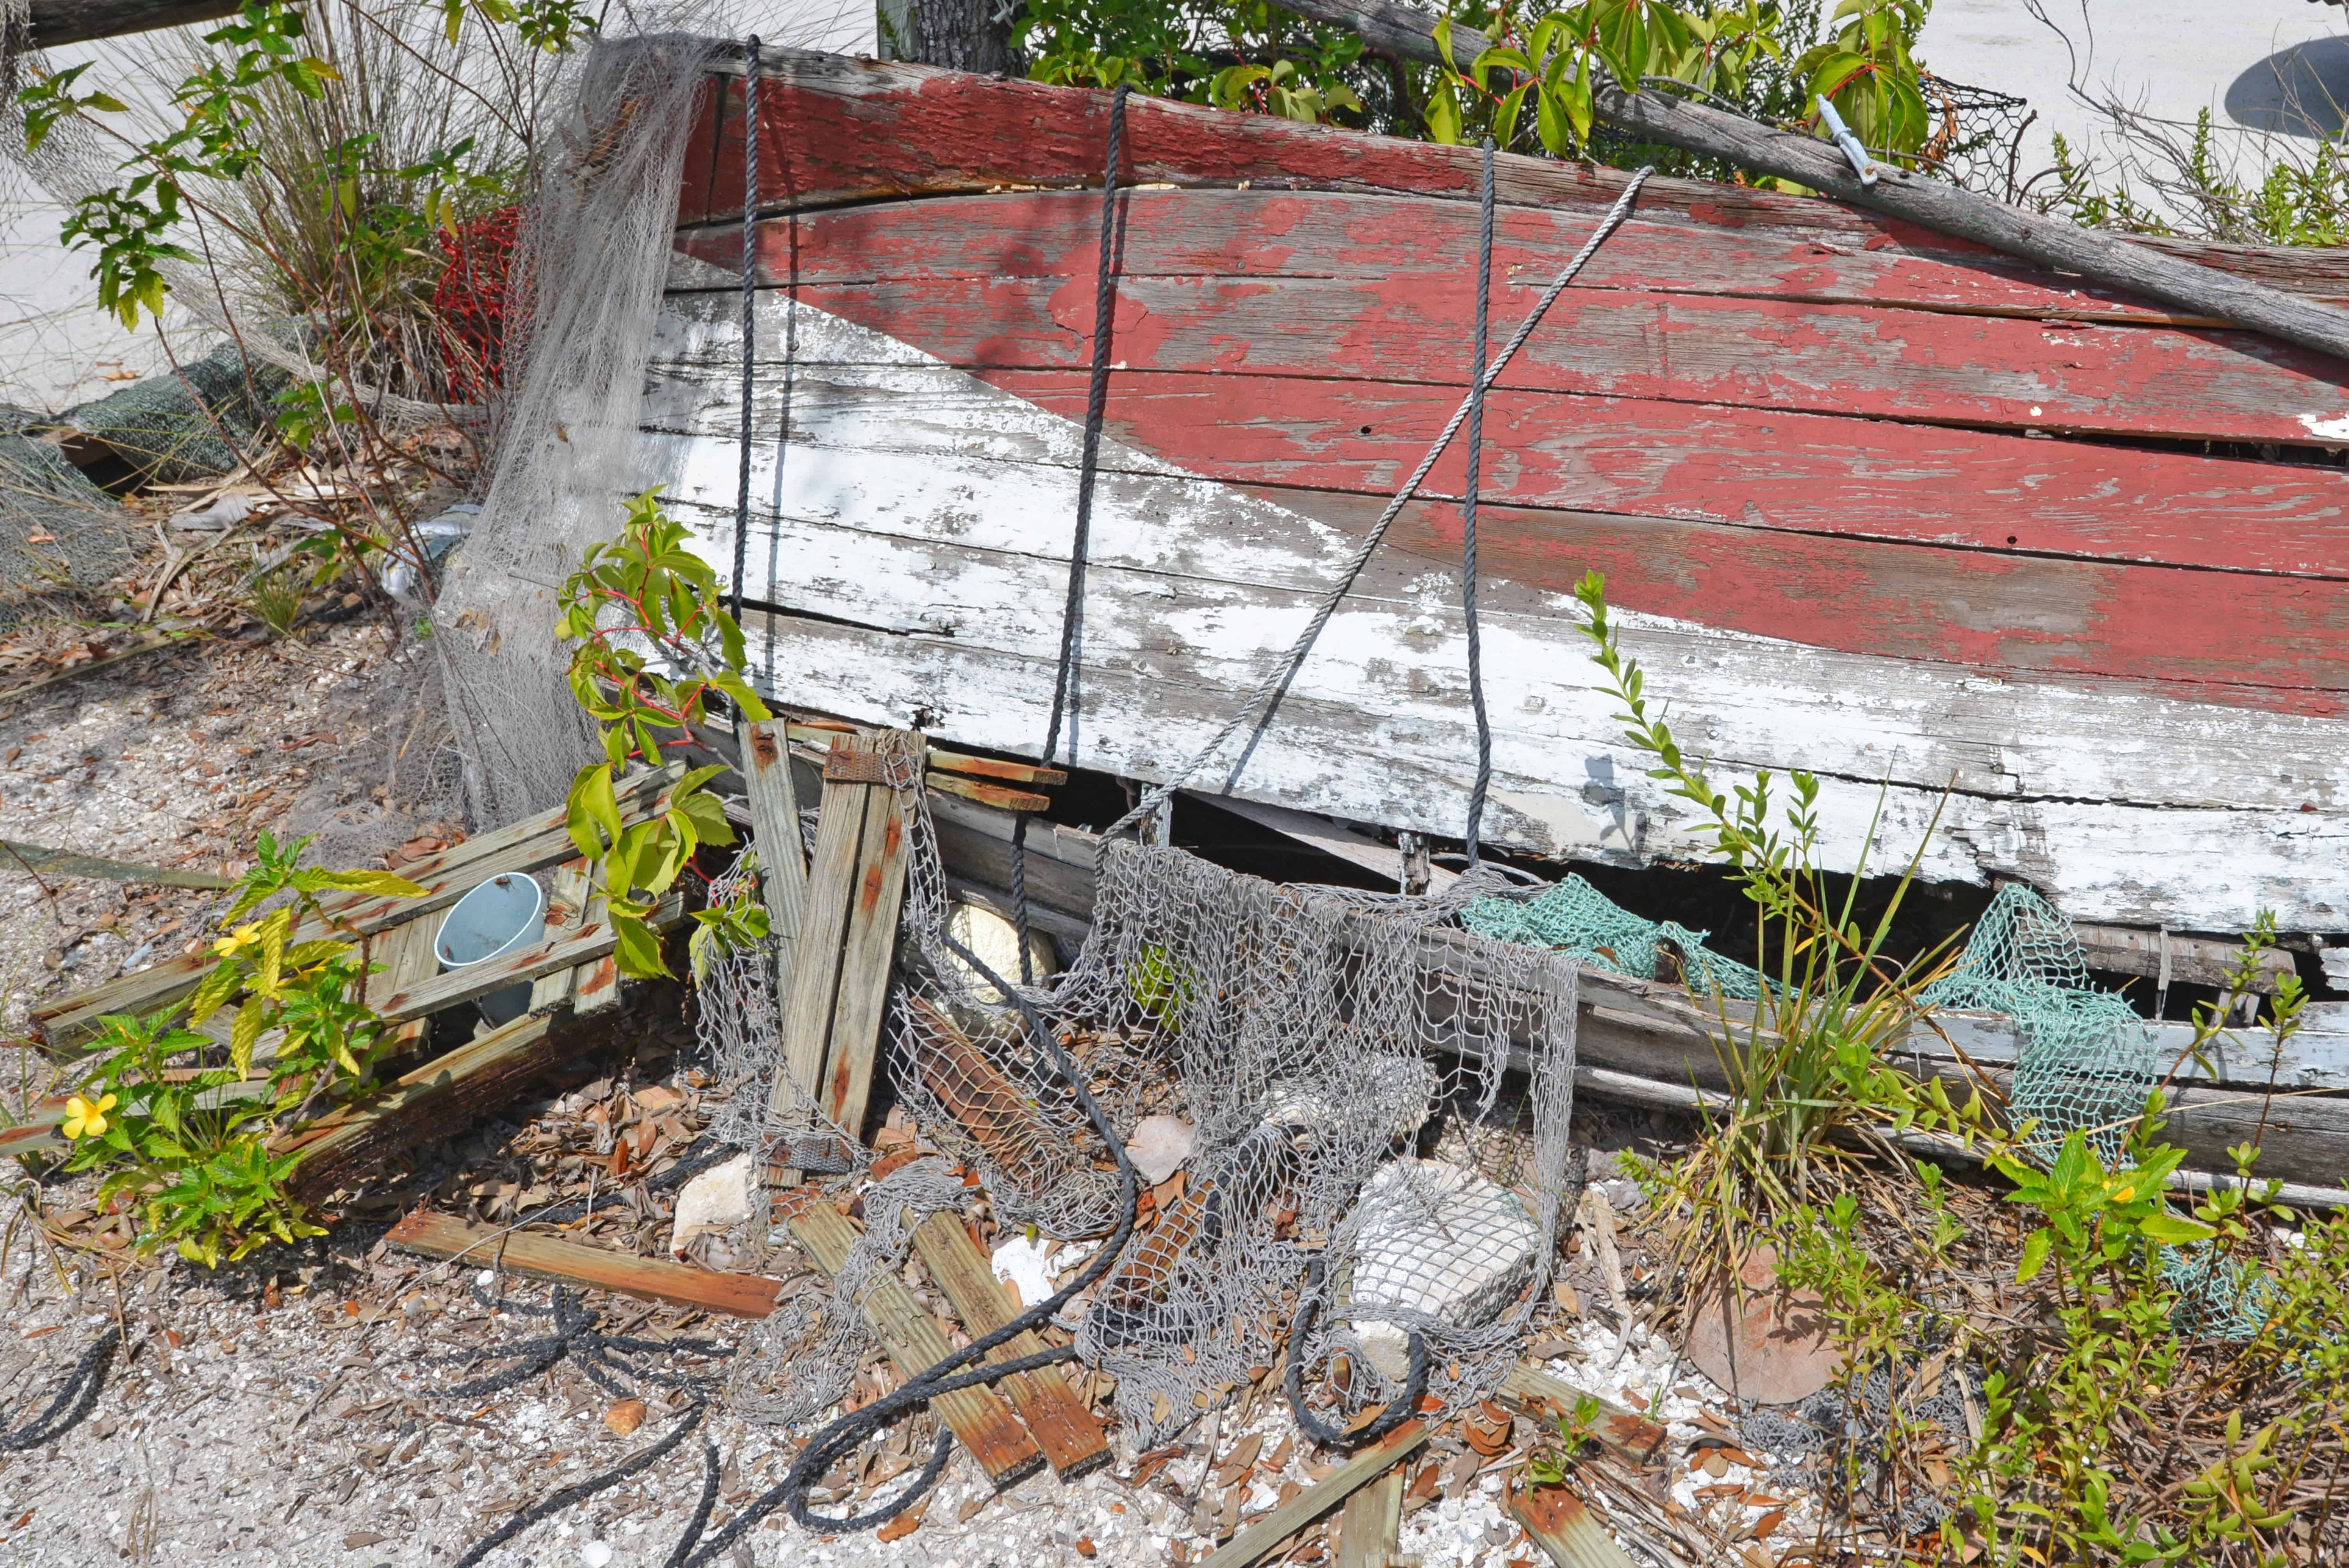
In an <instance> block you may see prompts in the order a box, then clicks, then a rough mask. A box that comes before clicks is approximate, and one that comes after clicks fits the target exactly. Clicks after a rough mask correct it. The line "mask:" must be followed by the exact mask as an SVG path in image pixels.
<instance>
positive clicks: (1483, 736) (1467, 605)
mask: <svg viewBox="0 0 2349 1568" xmlns="http://www.w3.org/2000/svg"><path fill="white" fill-rule="evenodd" d="M1478 206H1479V211H1478V213H1477V225H1476V353H1475V358H1474V359H1473V360H1472V361H1471V363H1472V364H1473V365H1474V366H1475V368H1474V370H1473V371H1471V373H1470V375H1469V378H1468V483H1467V485H1466V487H1465V488H1464V489H1463V490H1462V491H1461V493H1460V541H1461V542H1460V618H1461V620H1462V621H1463V622H1464V624H1465V625H1466V627H1467V631H1468V703H1469V706H1470V707H1474V708H1475V710H1476V782H1475V784H1474V785H1472V786H1470V787H1469V790H1468V830H1467V833H1466V835H1465V837H1466V839H1467V843H1468V869H1469V870H1470V871H1472V872H1473V871H1475V869H1476V834H1477V826H1478V823H1479V822H1480V821H1481V820H1482V819H1483V817H1484V815H1485V791H1486V790H1487V789H1490V788H1492V784H1493V721H1492V719H1491V717H1489V716H1488V715H1487V714H1486V713H1485V649H1484V640H1483V638H1482V636H1481V635H1480V634H1479V633H1478V630H1477V626H1476V484H1477V480H1478V478H1479V477H1480V474H1481V471H1482V469H1483V467H1484V461H1485V389H1486V388H1487V387H1490V386H1491V385H1492V383H1491V382H1490V381H1489V380H1488V379H1487V378H1486V377H1485V344H1486V333H1487V327H1488V323H1489V318H1490V310H1491V305H1492V302H1493V139H1492V138H1491V137H1489V136H1488V137H1486V138H1485V191H1484V198H1483V200H1482V201H1480V202H1479V204H1478Z"/></svg>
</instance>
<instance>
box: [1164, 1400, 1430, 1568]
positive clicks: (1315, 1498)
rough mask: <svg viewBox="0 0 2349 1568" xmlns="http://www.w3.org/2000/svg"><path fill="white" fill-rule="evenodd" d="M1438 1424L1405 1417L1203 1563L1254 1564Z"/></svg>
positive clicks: (1216, 1566)
mask: <svg viewBox="0 0 2349 1568" xmlns="http://www.w3.org/2000/svg"><path fill="white" fill-rule="evenodd" d="M1431 1430H1432V1429H1431V1428H1430V1427H1429V1426H1428V1424H1427V1423H1426V1422H1425V1421H1422V1420H1417V1419H1413V1420H1409V1421H1405V1422H1404V1423H1403V1424H1402V1426H1400V1427H1397V1428H1396V1429H1394V1430H1393V1431H1392V1432H1389V1433H1388V1434H1387V1435H1386V1436H1385V1437H1383V1438H1381V1439H1379V1440H1378V1441H1377V1442H1375V1443H1372V1444H1371V1446H1370V1447H1369V1448H1366V1449H1363V1450H1362V1451H1361V1452H1360V1453H1358V1454H1356V1455H1355V1456H1354V1457H1353V1458H1351V1459H1350V1460H1347V1461H1346V1462H1345V1463H1343V1464H1341V1465H1340V1466H1339V1467H1338V1468H1337V1469H1336V1470H1333V1471H1331V1472H1330V1474H1329V1475H1327V1476H1325V1477H1323V1478H1322V1479H1321V1480H1317V1481H1315V1482H1314V1483H1313V1484H1312V1485H1311V1486H1309V1487H1307V1488H1306V1489H1305V1490H1304V1491H1300V1492H1299V1493H1298V1494H1297V1495H1296V1496H1295V1497H1292V1498H1290V1499H1289V1500H1288V1501H1287V1502H1284V1503H1282V1504H1280V1505H1279V1506H1278V1507H1277V1508H1275V1509H1274V1510H1273V1511H1271V1512H1269V1513H1268V1514H1266V1515H1264V1516H1263V1517H1262V1518H1260V1519H1258V1520H1257V1522H1255V1523H1254V1524H1251V1525H1249V1526H1248V1527H1247V1529H1246V1530H1243V1531H1241V1532H1239V1533H1238V1534H1237V1535H1236V1536H1234V1537H1232V1539H1231V1541H1230V1542H1228V1543H1226V1545H1225V1547H1224V1548H1223V1550H1221V1551H1220V1552H1217V1553H1216V1554H1215V1555H1214V1556H1212V1557H1209V1558H1207V1559H1206V1562H1204V1563H1202V1564H1201V1565H1200V1568H1248V1565H1249V1564H1250V1563H1256V1562H1257V1561H1259V1560H1260V1559H1262V1558H1264V1557H1266V1556H1268V1555H1269V1554H1270V1553H1272V1551H1273V1549H1274V1548H1276V1547H1278V1545H1280V1543H1281V1542H1284V1541H1287V1540H1288V1538H1289V1537H1290V1536H1292V1535H1295V1534H1296V1533H1297V1532H1299V1531H1300V1530H1302V1529H1304V1528H1305V1527H1306V1526H1307V1525H1309V1524H1310V1523H1312V1522H1314V1521H1315V1520H1317V1519H1319V1518H1320V1517H1321V1516H1322V1515H1323V1514H1325V1513H1327V1512H1329V1511H1330V1510H1331V1509H1333V1508H1335V1507H1337V1506H1338V1505H1339V1504H1340V1503H1341V1502H1344V1501H1346V1500H1347V1499H1348V1498H1350V1497H1351V1496H1353V1494H1354V1493H1355V1492H1356V1491H1359V1490H1360V1489H1361V1488H1362V1487H1364V1486H1367V1485H1368V1484H1370V1483H1371V1481H1373V1480H1377V1479H1378V1478H1379V1477H1380V1476H1381V1475H1384V1474H1385V1473H1386V1472H1387V1471H1388V1470H1392V1469H1393V1468H1394V1467H1395V1466H1396V1465H1398V1464H1400V1463H1402V1461H1403V1460H1406V1459H1408V1458H1410V1457H1411V1455H1412V1454H1413V1453H1414V1452H1416V1451H1417V1450H1418V1449H1419V1446H1420V1445H1421V1444H1422V1443H1424V1442H1425V1441H1427V1439H1428V1436H1429V1433H1430V1432H1431Z"/></svg>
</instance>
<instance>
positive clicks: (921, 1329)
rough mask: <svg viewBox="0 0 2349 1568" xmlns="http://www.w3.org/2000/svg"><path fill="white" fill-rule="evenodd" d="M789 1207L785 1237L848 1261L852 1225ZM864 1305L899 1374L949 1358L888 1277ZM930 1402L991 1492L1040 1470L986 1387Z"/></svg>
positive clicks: (825, 1211) (819, 1202) (937, 1334)
mask: <svg viewBox="0 0 2349 1568" xmlns="http://www.w3.org/2000/svg"><path fill="white" fill-rule="evenodd" d="M793 1209H794V1212H793V1213H792V1219H791V1227H792V1234H793V1235H795V1236H797V1237H798V1238H799V1239H800V1243H801V1244H802V1246H804V1247H806V1248H807V1252H808V1255H809V1256H810V1257H811V1258H812V1259H814V1260H815V1263H816V1264H817V1266H819V1267H820V1268H822V1269H823V1271H824V1272H825V1273H826V1274H838V1273H839V1272H840V1270H841V1268H842V1266H843V1264H846V1263H847V1261H848V1249H849V1248H850V1247H851V1246H854V1244H855V1242H856V1231H855V1228H854V1226H852V1225H851V1224H850V1223H849V1222H848V1221H847V1219H846V1217H845V1216H843V1214H842V1213H841V1212H840V1211H839V1210H837V1209H835V1208H833V1206H832V1205H831V1204H830V1203H828V1202H824V1201H823V1199H821V1198H813V1199H806V1200H802V1201H800V1202H796V1203H795V1204H794V1205H793ZM863 1305H864V1318H865V1321H866V1322H867V1323H870V1324H871V1325H872V1326H873V1332H874V1335H875V1336H877V1337H878V1338H879V1339H880V1341H881V1344H882V1347H883V1348H884V1349H885V1350H886V1351H888V1353H889V1359H890V1361H891V1362H892V1363H894V1364H895V1367H896V1368H897V1374H898V1376H899V1377H907V1378H911V1377H918V1376H919V1375H920V1374H922V1373H924V1372H926V1371H928V1370H929V1369H930V1368H931V1367H934V1366H936V1364H937V1363H939V1362H940V1361H943V1360H945V1359H946V1358H947V1356H949V1355H950V1354H952V1353H953V1346H951V1345H949V1344H948V1343H947V1336H946V1331H945V1330H944V1329H942V1328H940V1327H939V1326H938V1321H937V1319H936V1318H935V1317H932V1316H931V1315H929V1313H928V1311H927V1310H926V1309H925V1308H924V1307H923V1305H922V1304H921V1303H920V1302H918V1301H916V1300H915V1299H914V1295H913V1293H912V1292H911V1291H908V1290H907V1289H906V1288H905V1286H904V1285H903V1284H899V1283H898V1282H897V1281H896V1280H895V1278H894V1277H892V1276H890V1275H888V1274H881V1275H879V1276H877V1277H875V1279H874V1281H873V1284H872V1286H871V1288H870V1289H868V1290H867V1291H866V1292H865V1295H864V1303H863ZM932 1405H933V1407H934V1408H936V1410H937V1412H938V1416H939V1418H941V1419H942V1420H944V1421H945V1422H946V1424H947V1426H949V1427H951V1428H953V1429H954V1434H955V1436H956V1437H957V1438H959V1439H962V1445H963V1447H965V1448H967V1449H969V1450H970V1451H971V1455H972V1457H973V1458H975V1459H977V1460H978V1463H979V1468H980V1469H982V1470H985V1471H986V1472H987V1474H988V1479H989V1480H993V1481H994V1483H995V1487H996V1490H997V1491H1002V1490H1004V1489H1005V1488H1007V1487H1011V1486H1016V1485H1018V1484H1019V1482H1020V1481H1022V1480H1026V1479H1027V1478H1028V1477H1029V1476H1031V1475H1033V1474H1035V1473H1036V1472H1037V1471H1038V1470H1040V1469H1042V1468H1043V1464H1044V1456H1043V1453H1042V1452H1041V1450H1040V1449H1038V1448H1037V1446H1036V1442H1035V1439H1032V1438H1030V1436H1029V1435H1028V1431H1027V1429H1026V1428H1024V1427H1022V1426H1021V1425H1020V1424H1019V1417H1018V1416H1017V1415H1015V1414H1014V1413H1013V1412H1012V1409H1011V1407H1010V1406H1009V1405H1007V1404H1005V1403H1004V1402H1003V1400H1002V1398H1000V1397H999V1395H997V1394H996V1392H995V1391H994V1390H993V1389H991V1388H989V1387H986V1386H985V1385H983V1384H982V1385H978V1386H977V1387H969V1388H957V1389H956V1390H955V1391H954V1392H953V1393H951V1394H941V1395H940V1396H938V1398H936V1399H935V1400H933V1401H932Z"/></svg>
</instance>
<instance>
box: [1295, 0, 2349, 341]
mask: <svg viewBox="0 0 2349 1568" xmlns="http://www.w3.org/2000/svg"><path fill="white" fill-rule="evenodd" d="M1293 9H1295V10H1296V11H1297V12H1298V14H1299V15H1304V16H1309V17H1312V18H1313V19H1314V20H1315V21H1319V22H1327V23H1330V24H1332V25H1333V26H1340V27H1347V28H1350V29H1352V30H1353V31H1355V32H1357V33H1360V34H1361V36H1362V37H1363V38H1364V39H1365V40H1366V41H1367V42H1369V43H1370V44H1371V45H1372V46H1374V47H1377V48H1380V49H1382V50H1386V51H1389V52H1392V53H1393V54H1396V55H1399V56H1402V57H1404V58H1406V59H1414V60H1421V61H1423V62H1426V63H1428V64H1431V65H1440V64H1442V63H1443V59H1444V57H1443V54H1442V52H1441V51H1439V50H1438V49H1437V47H1436V44H1435V29H1436V27H1437V26H1438V25H1439V20H1440V19H1439V18H1437V17H1435V16H1433V15H1430V14H1429V13H1427V12H1425V11H1422V10H1420V9H1418V8H1417V7H1416V6H1412V5H1401V4H1398V3H1397V0H1299V4H1298V5H1296V6H1294V7H1293ZM1452 29H1453V31H1452V38H1451V43H1452V47H1453V51H1454V57H1455V58H1456V59H1457V60H1458V61H1459V63H1460V65H1461V66H1462V67H1466V66H1467V65H1468V63H1469V62H1470V61H1471V60H1474V59H1475V57H1476V55H1477V53H1478V52H1479V51H1481V50H1483V49H1484V48H1485V47H1486V46H1488V45H1489V44H1490V43H1491V41H1492V40H1491V39H1489V38H1487V37H1486V36H1485V35H1484V34H1482V33H1479V32H1477V31H1475V29H1474V28H1471V27H1466V26H1462V25H1460V24H1458V23H1454V24H1452ZM1591 108H1592V110H1593V112H1594V113H1596V115H1597V116H1598V118H1599V120H1600V121H1601V122H1602V123H1603V124H1605V125H1608V126H1609V127H1611V128H1612V129H1616V130H1619V131H1622V132H1624V133H1625V134H1626V135H1629V136H1630V137H1632V138H1633V139H1638V140H1643V141H1661V142H1663V143H1664V144H1665V145H1667V146H1670V147H1679V148H1684V149H1686V150H1689V151H1692V152H1702V153H1704V154H1707V155H1708V156H1711V157H1714V158H1721V159H1725V160H1728V161H1729V162H1731V163H1733V164H1736V165H1737V166H1738V167H1740V168H1743V169H1750V170H1754V172H1756V173H1760V174H1769V175H1775V176H1776V177H1777V178H1779V179H1781V180H1792V181H1796V182H1797V183H1799V184H1803V185H1807V186H1809V187H1810V188H1811V189H1813V190H1815V191H1821V192H1823V193H1825V194H1826V195H1828V196H1832V197H1834V198H1835V199H1836V200H1837V201H1846V202H1849V203H1850V204H1851V205H1853V206H1855V207H1867V208H1870V209H1873V210H1874V211H1878V212H1883V213H1887V214H1889V215H1890V216H1892V217H1895V218H1905V219H1907V220H1908V221H1909V222H1913V223H1921V224H1923V225H1924V226H1925V227H1927V228H1929V229H1931V230H1933V231H1934V232H1937V233H1943V234H1951V235H1954V236H1956V237H1957V238H1960V239H1964V240H1971V241H1973V242H1975V243H1977V244H1982V245H1989V246H1992V247H1993V248H1995V249H1997V250H2001V251H2004V252H2006V253H2008V254H2009V255H2015V256H2021V257H2023V258H2024V259H2025V260H2027V261H2033V262H2036V263H2039V264H2040V265H2042V266H2048V267H2059V268H2062V269H2063V270H2064V271H2066V272H2073V273H2079V274H2080V275H2081V276H2083V277H2085V278H2090V279H2093V280H2095V282H2097V283H2102V284H2110V285H2112V286H2114V287H2116V288H2123V289H2128V290H2130V291H2132V292H2134V293H2137V294H2147V295H2149V296H2151V297H2152V298H2154V299H2158V300H2160V301H2162V302H2164V303H2165V304H2171V305H2175V306H2177V307H2178V308H2179V309H2181V310H2184V311H2188V312H2190V313H2193V314H2195V315H2207V316H2215V317H2217V318H2218V319H2220V320H2221V321H2230V322H2234V323H2236V324H2238V325H2243V326H2248V327H2251V328H2252V329H2254V330H2256V331H2259V332H2263V333H2265V334H2267V335H2269V336H2271V337H2274V338H2279V339H2281V340H2282V341H2283V342H2286V343H2296V344H2299V345H2301V346H2303V347H2307V348H2313V349H2317V350H2319V351H2320V352H2323V353H2325V354H2331V355H2335V356H2341V357H2343V358H2349V311H2344V310H2342V309H2340V308H2339V307H2337V306H2334V305H2330V304H2323V303H2321V302H2319V301H2315V300H2311V299H2305V298H2300V297H2296V296H2294V295H2292V294H2286V293H2284V292H2283V291H2282V290H2281V289H2274V288H2270V287H2269V286H2268V285H2266V284H2261V283H2257V282H2254V281H2253V280H2251V279H2250V278H2245V277H2240V276H2237V275H2234V274H2232V273H2222V272H2220V271H2218V270H2217V269H2216V268H2212V267H2205V266H2200V265H2198V264H2196V263H2193V262H2189V261H2185V260H2182V259H2180V258H2178V257H2177V256H2172V255H2165V254H2163V253H2161V252H2159V251H2157V250H2153V249H2151V248H2149V247H2147V246H2144V245H2138V244H2134V243H2132V242H2129V241H2127V240H2124V239H2120V238H2118V237H2116V236H2114V235H2111V234H2106V233H2100V232H2097V231H2095V230H2093V229H2083V228H2080V227H2078V226H2077V225H2075V224H2072V223H2066V222H2062V221H2061V220H2059V219H2054V218H2044V217H2041V216H2040V215H2038V214H2037V213H2034V212H2025V211H2022V210H2021V209H2020V208H2015V207H2009V206H2007V205H2006V204H2005V203H2003V202H2000V201H1992V200H1991V199H1990V198H1988V197H1986V196H1977V195H1975V194H1974V193H1973V192H1972V191H1965V190H1961V189H1960V188H1959V187H1957V186H1955V185H1951V184H1949V183H1947V182H1946V181H1940V180H1935V179H1933V178H1932V177H1931V176H1930V175H1926V174H1920V173H1918V172H1916V171H1914V170H1906V169H1899V168H1895V167H1892V166H1890V165H1887V164H1883V163H1877V164H1875V165H1874V169H1875V171H1876V175H1877V178H1876V181H1875V182H1874V183H1873V184H1863V183H1861V181H1860V179H1859V177H1858V175H1857V173H1855V172H1854V171H1853V170H1852V167H1851V165H1850V164H1849V163H1847V162H1846V161H1845V160H1844V157H1843V154H1842V153H1841V152H1839V151H1837V150H1836V148H1835V147H1834V146H1833V145H1832V144H1830V143H1828V142H1825V141H1820V140H1817V139H1815V138H1812V137H1807V136H1797V135H1795V134H1794V133H1792V132H1790V131H1784V130H1778V129H1775V128H1773V127H1770V126H1765V125H1761V124H1758V123H1756V122H1754V121H1753V120H1749V119H1744V118H1742V117H1740V116H1737V115H1733V114H1724V113H1723V112H1722V111H1721V110H1719V109H1715V108H1706V107H1705V106H1703V105H1702V104H1697V103H1692V102H1690V101H1688V100H1687V99H1684V98H1674V97H1671V95H1670V94H1669V93H1666V92H1664V91H1661V90H1651V91H1646V92H1638V93H1629V92H1625V91H1624V90H1623V89H1622V88H1619V87H1617V86H1616V85H1615V84H1614V83H1613V82H1612V81H1611V80H1609V81H1594V82H1593V83H1592V93H1591Z"/></svg>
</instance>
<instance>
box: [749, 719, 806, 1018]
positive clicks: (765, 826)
mask: <svg viewBox="0 0 2349 1568" xmlns="http://www.w3.org/2000/svg"><path fill="white" fill-rule="evenodd" d="M786 729H787V727H786V725H785V723H784V721H783V720H781V719H780V718H776V719H766V720H756V719H749V718H746V719H743V720H741V721H740V723H739V725H738V726H737V734H738V735H739V737H740V741H741V746H742V768H741V772H742V784H743V790H744V795H745V798H746V799H748V800H749V802H750V835H751V841H752V842H753V843H754V844H755V845H756V847H757V849H758V851H759V897H760V899H761V902H763V903H765V904H766V906H767V934H768V935H769V937H770V938H771V940H772V941H773V942H774V944H775V995H778V996H788V995H791V989H792V966H793V965H794V964H795V962H796V961H797V957H798V953H799V936H800V923H801V922H802V919H803V918H804V912H805V910H806V907H807V878H808V866H807V850H806V846H805V844H804V843H803V841H802V838H801V834H800V803H799V796H798V794H797V792H796V791H795V790H794V789H792V748H791V743H790V740H789V738H788V736H787V733H786Z"/></svg>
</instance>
